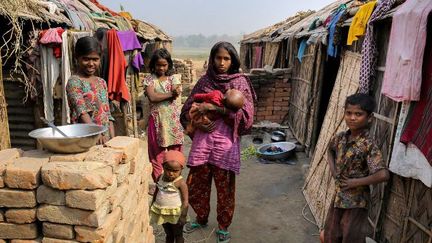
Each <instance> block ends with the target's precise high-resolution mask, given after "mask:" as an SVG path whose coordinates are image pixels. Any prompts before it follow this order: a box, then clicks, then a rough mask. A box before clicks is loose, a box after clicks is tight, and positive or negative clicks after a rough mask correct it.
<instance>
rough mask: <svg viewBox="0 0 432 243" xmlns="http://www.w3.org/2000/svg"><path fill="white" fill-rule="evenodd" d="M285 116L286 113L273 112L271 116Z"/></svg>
mask: <svg viewBox="0 0 432 243" xmlns="http://www.w3.org/2000/svg"><path fill="white" fill-rule="evenodd" d="M286 114H287V112H286V111H274V112H273V115H277V116H282V117H283V116H285V115H286Z"/></svg>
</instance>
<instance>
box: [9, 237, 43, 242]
mask: <svg viewBox="0 0 432 243" xmlns="http://www.w3.org/2000/svg"><path fill="white" fill-rule="evenodd" d="M41 242H42V238H37V239H34V240H11V241H10V243H41Z"/></svg>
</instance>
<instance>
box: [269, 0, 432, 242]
mask: <svg viewBox="0 0 432 243" xmlns="http://www.w3.org/2000/svg"><path fill="white" fill-rule="evenodd" d="M407 2H408V1H407ZM404 3H405V1H386V0H383V1H380V4H382V5H381V6H388V7H387V9H386V10H385V11H382V12H381V13H380V15H379V18H378V17H377V18H376V19H374V21H373V23H369V26H373V29H374V30H375V32H374V33H375V34H374V35H373V36H374V37H375V40H376V46H377V50H379V52H378V56H377V61H376V63H374V66H373V67H372V69H373V70H374V71H375V75H374V76H373V79H372V80H373V85H371V87H370V91H369V93H370V94H371V95H373V96H374V97H375V100H376V103H377V108H376V111H375V112H374V114H373V120H372V124H371V128H370V130H371V136H373V137H374V139H375V140H376V142H377V144H378V146H379V148H380V149H381V151H382V153H383V157H384V160H385V162H386V163H387V165H389V167H390V170H391V171H392V172H393V173H392V174H391V180H390V181H389V182H388V183H386V184H382V185H379V186H373V187H371V188H372V195H371V196H372V197H371V204H370V205H371V207H370V211H369V223H370V226H371V228H372V229H373V234H371V235H370V236H371V237H372V238H373V239H375V240H376V241H377V242H425V243H426V242H431V241H432V231H431V219H432V214H431V212H432V204H431V203H430V201H431V199H432V190H431V188H430V187H431V185H432V179H431V178H432V167H431V165H430V164H428V163H427V161H426V159H421V158H420V157H422V156H417V157H412V156H411V157H404V158H406V159H407V160H408V161H407V160H404V161H403V162H399V164H398V163H397V162H398V161H397V156H398V155H397V151H398V149H399V148H398V146H399V145H398V144H399V137H400V129H401V125H402V126H403V125H404V119H406V113H407V104H406V103H407V102H397V101H394V100H392V99H390V98H388V97H387V96H386V95H384V94H382V92H381V91H382V86H383V77H384V73H385V71H386V70H388V67H386V60H387V56H388V55H387V54H388V53H389V52H390V51H391V50H388V45H389V39H390V36H391V29H392V26H393V21H392V16H393V14H394V13H395V12H397V10H398V9H399V8H401V6H403V4H404ZM340 4H345V7H346V11H345V12H347V14H346V16H344V18H341V19H340V21H339V22H338V23H337V28H338V31H340V32H339V33H341V35H340V36H341V42H340V45H339V48H340V49H339V52H338V53H339V54H338V55H336V57H327V53H326V49H327V47H328V44H329V43H326V42H325V41H326V40H328V37H326V36H327V35H328V29H327V28H324V27H322V26H321V27H318V28H315V29H310V28H307V27H308V26H311V25H312V23H314V22H315V19H317V18H319V19H321V20H323V19H326V18H327V17H328V16H329V15H331V14H332V13H335V12H336V11H337V9H338V8H339V7H340V6H341V5H340ZM357 4H360V5H361V3H359V2H357V1H336V2H335V3H332V4H330V5H329V6H327V7H325V8H324V9H322V10H318V11H317V12H316V13H315V14H312V15H310V16H309V17H306V18H305V19H303V20H302V21H300V22H298V23H297V24H295V25H293V26H292V27H291V28H288V29H287V30H285V31H284V32H282V33H281V34H280V35H279V36H278V37H276V38H275V39H273V41H277V40H281V39H286V40H287V43H291V44H289V45H287V46H290V47H293V48H292V49H291V54H290V55H288V56H289V57H290V58H288V60H293V62H290V61H288V65H289V64H291V65H292V67H293V70H292V75H291V78H290V81H291V84H292V91H291V92H292V93H291V97H290V106H289V111H288V119H287V122H288V124H289V126H290V127H291V129H292V130H293V133H294V134H295V135H296V137H297V139H298V140H299V141H300V142H302V143H303V144H305V145H306V146H308V147H309V154H310V155H312V158H311V159H312V160H311V166H310V169H309V172H308V175H307V178H306V181H305V185H304V188H303V193H304V195H305V198H306V200H307V202H308V205H309V207H310V209H311V211H312V214H313V215H314V218H315V220H316V223H317V225H318V227H320V228H321V227H323V224H324V221H325V217H326V214H327V210H328V206H329V204H330V202H331V200H332V198H333V196H334V181H333V179H332V177H331V176H330V173H329V169H328V163H327V156H326V150H327V146H328V143H329V141H330V139H331V137H332V136H333V135H335V134H336V133H337V132H339V131H341V130H345V129H346V126H345V125H344V122H343V111H344V100H345V98H346V97H347V96H348V95H350V94H352V93H355V92H357V91H358V89H359V80H360V69H362V67H363V66H364V65H365V64H364V63H362V59H364V58H365V54H362V52H363V50H362V49H363V48H362V43H363V41H364V38H362V37H360V38H359V40H357V41H356V42H355V43H354V44H353V45H347V44H346V40H347V35H348V32H349V27H350V26H351V23H352V20H353V17H352V16H353V15H355V13H356V12H357V10H358V6H356V5H357ZM428 4H429V6H432V5H430V4H431V2H430V1H429V3H428ZM318 21H319V20H318ZM427 26H428V28H427V34H428V39H427V41H426V46H429V48H430V45H431V39H430V36H431V35H430V33H431V31H432V30H431V26H432V24H431V18H430V16H429V20H428V25H427ZM317 35H318V37H319V35H321V36H322V37H323V38H322V39H320V41H318V42H317V43H316V44H309V45H308V44H307V42H308V41H309V40H312V39H311V38H315V39H316V38H317ZM305 39H306V46H305V47H302V48H300V45H301V42H302V41H303V40H305ZM318 39H319V38H318ZM323 40H324V42H323ZM320 46H321V51H316V49H319V48H320ZM301 49H303V51H300V50H301ZM314 49H315V50H314ZM301 52H303V55H302V58H301V62H300V59H299V58H298V57H299V55H298V54H299V53H301ZM320 52H321V54H317V53H320ZM428 53H429V54H428ZM308 55H311V56H315V58H311V59H312V60H314V61H309V59H308V57H309V56H308ZM319 55H321V58H320V57H319ZM427 55H429V56H430V52H425V56H427ZM317 56H318V57H317ZM296 59H297V60H296ZM320 59H321V60H320ZM320 63H321V64H320ZM423 65H425V64H423ZM322 69H324V70H322ZM320 73H321V74H320ZM332 73H333V75H332ZM317 76H318V78H316V77H317ZM310 77H312V78H310ZM429 78H430V77H429ZM308 79H312V80H313V81H312V82H306V81H308ZM309 81H310V80H309ZM296 83H298V84H296ZM300 83H302V84H303V85H302V84H300ZM306 83H310V84H309V85H306ZM422 89H423V86H422ZM303 93H306V95H304V94H303ZM296 95H297V96H298V97H296ZM305 96H306V97H305ZM315 100H317V101H318V104H319V105H318V106H317V105H315V104H314V101H315ZM326 103H328V104H326ZM408 103H409V102H408ZM317 107H318V111H317V110H314V109H317ZM302 114H307V115H302ZM316 116H318V118H316ZM305 117H306V118H305ZM427 117H428V116H427V115H423V119H426V118H427ZM298 123H301V124H298ZM313 123H315V124H313ZM302 131H303V133H306V136H305V135H304V134H303V133H302ZM311 131H312V132H311ZM313 131H316V132H315V133H314V132H313ZM311 134H315V135H312V136H311ZM398 134H399V135H398ZM314 140H315V142H314ZM308 141H309V142H308ZM314 144H315V145H314ZM404 151H406V152H404ZM402 152H404V153H409V150H402ZM417 155H419V154H417ZM404 156H407V155H406V154H404ZM410 160H412V161H410ZM420 160H422V161H421V162H422V164H421V163H420V162H419V161H420ZM425 161H426V162H425Z"/></svg>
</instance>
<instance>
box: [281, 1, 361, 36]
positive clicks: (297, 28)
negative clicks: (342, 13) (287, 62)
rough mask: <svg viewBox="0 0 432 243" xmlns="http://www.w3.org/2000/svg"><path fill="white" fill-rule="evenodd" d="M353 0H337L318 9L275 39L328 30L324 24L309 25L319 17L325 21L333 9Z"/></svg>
mask: <svg viewBox="0 0 432 243" xmlns="http://www.w3.org/2000/svg"><path fill="white" fill-rule="evenodd" d="M352 1H353V0H338V1H335V2H333V3H331V4H329V5H327V6H325V7H324V8H322V9H320V10H318V11H317V12H315V13H313V14H311V15H309V16H307V17H306V18H304V19H302V20H301V21H299V22H298V23H296V24H294V25H293V26H291V27H290V28H288V29H286V30H284V31H283V32H282V33H281V34H280V36H279V37H277V38H275V39H274V40H273V41H274V42H277V41H281V40H283V39H286V38H288V37H290V36H296V37H301V36H304V35H311V34H313V33H319V32H327V29H326V28H324V27H323V26H320V27H318V28H316V29H314V30H309V27H310V26H311V24H312V22H314V21H315V20H316V19H319V20H320V21H321V22H324V21H325V20H326V19H327V17H328V16H329V15H330V14H332V12H333V11H335V10H336V9H337V8H338V7H339V6H340V5H341V4H347V3H350V2H352Z"/></svg>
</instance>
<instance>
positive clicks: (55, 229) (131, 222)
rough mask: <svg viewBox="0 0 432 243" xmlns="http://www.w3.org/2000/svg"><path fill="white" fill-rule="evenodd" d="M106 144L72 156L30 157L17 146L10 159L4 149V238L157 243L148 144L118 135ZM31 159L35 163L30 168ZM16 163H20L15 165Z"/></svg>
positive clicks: (0, 198) (0, 230)
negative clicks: (151, 210)
mask: <svg viewBox="0 0 432 243" xmlns="http://www.w3.org/2000/svg"><path fill="white" fill-rule="evenodd" d="M106 145H107V146H106V147H103V146H94V147H92V148H91V149H90V150H89V151H88V152H84V153H80V154H72V155H59V154H49V153H44V152H32V154H30V155H26V153H24V154H20V151H17V150H13V151H15V154H13V156H11V155H8V157H7V158H8V160H6V159H4V157H5V156H3V157H2V156H1V155H2V153H5V152H4V151H0V159H2V160H1V161H2V162H1V164H5V165H6V172H5V173H4V176H3V179H4V181H5V185H6V186H7V187H8V189H1V190H2V191H0V207H2V218H4V219H3V220H4V221H5V222H2V223H0V239H3V240H9V241H10V242H11V243H19V242H21V241H16V240H17V239H27V240H29V239H31V240H33V241H28V242H43V243H54V242H55V243H72V242H154V235H153V228H152V227H151V226H150V225H149V211H148V208H149V204H148V196H147V193H148V182H149V181H148V180H149V178H150V174H151V169H152V167H151V164H150V163H149V162H148V156H147V153H146V151H147V144H145V142H143V141H140V140H138V139H135V138H129V137H115V138H113V139H112V140H110V141H109V142H108V143H107V144H106ZM5 151H8V150H5ZM7 153H9V154H11V152H7ZM36 156H37V157H36ZM35 157H36V158H35ZM21 161H25V162H27V165H26V167H24V166H23V164H22V163H21ZM29 161H35V162H31V165H32V166H29V165H28V164H29V163H28V162H29ZM36 163H37V165H36ZM18 165H20V166H21V167H20V168H16V167H18ZM0 168H1V167H0ZM13 171H16V172H15V174H16V178H19V179H20V180H19V181H18V180H16V181H17V182H19V186H20V187H19V188H17V186H18V185H16V184H17V183H15V184H14V183H12V182H13V180H12V179H9V177H11V176H12V175H13ZM0 172H1V171H0ZM9 174H11V175H9ZM31 175H33V176H34V177H30V176H31ZM31 178H33V179H34V180H30V179H31ZM30 185H33V186H31V187H30ZM23 187H26V188H23ZM12 188H14V189H12ZM15 188H16V189H15ZM18 190H20V191H18ZM24 190H25V191H24ZM12 192H14V193H20V195H17V196H15V195H14V194H13V193H12ZM7 193H9V194H7ZM23 193H27V194H28V195H27V194H23ZM4 207H7V209H6V210H4ZM9 208H10V209H9ZM12 209H13V210H14V211H12V212H11V213H8V212H9V211H10V210H12ZM19 210H20V211H19ZM16 211H19V212H16ZM21 211H22V212H21ZM27 211H29V212H28V213H27ZM30 211H31V212H32V213H33V214H30ZM3 212H4V213H3ZM24 213H26V214H24ZM8 214H10V215H11V216H8ZM31 216H33V217H31ZM2 218H0V219H2ZM0 242H1V240H0Z"/></svg>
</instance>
